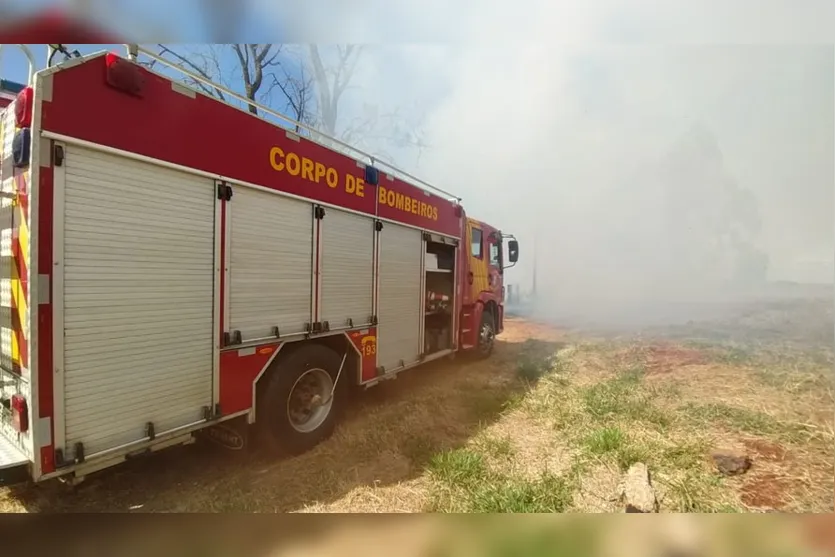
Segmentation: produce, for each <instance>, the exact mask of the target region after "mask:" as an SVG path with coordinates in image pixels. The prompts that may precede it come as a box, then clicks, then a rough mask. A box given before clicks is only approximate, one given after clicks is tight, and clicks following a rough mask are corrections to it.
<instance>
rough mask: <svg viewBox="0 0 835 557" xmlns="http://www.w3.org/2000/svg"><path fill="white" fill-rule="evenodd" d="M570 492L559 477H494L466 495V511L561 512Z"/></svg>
mask: <svg viewBox="0 0 835 557" xmlns="http://www.w3.org/2000/svg"><path fill="white" fill-rule="evenodd" d="M573 493H574V489H573V486H571V485H570V482H569V481H568V480H566V478H564V477H562V476H555V475H553V474H549V473H543V474H542V475H541V476H540V477H538V478H536V479H535V480H523V479H516V478H506V477H505V478H497V479H496V480H494V481H493V482H487V483H486V484H485V485H482V486H481V487H480V488H479V489H476V490H474V491H473V492H472V493H470V494H469V497H468V499H469V501H468V505H467V506H468V508H467V511H468V512H476V513H561V512H564V511H565V510H566V509H568V507H569V506H570V505H571V501H572V498H573Z"/></svg>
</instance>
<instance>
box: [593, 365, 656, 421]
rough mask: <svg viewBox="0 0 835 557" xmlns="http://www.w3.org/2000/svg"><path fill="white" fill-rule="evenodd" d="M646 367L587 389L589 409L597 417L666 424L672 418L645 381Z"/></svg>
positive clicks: (601, 419)
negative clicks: (656, 404)
mask: <svg viewBox="0 0 835 557" xmlns="http://www.w3.org/2000/svg"><path fill="white" fill-rule="evenodd" d="M642 377H643V369H642V368H633V369H630V370H628V371H626V372H625V373H623V374H621V375H619V376H618V377H616V378H614V379H610V380H609V381H604V382H602V383H598V384H596V385H592V386H591V387H588V388H586V389H584V390H583V392H582V397H583V402H584V403H585V408H586V412H587V413H588V414H589V415H590V416H591V417H593V418H594V419H596V420H600V421H606V420H612V419H626V420H636V421H643V422H647V423H650V424H654V425H656V426H661V427H666V426H667V425H669V423H670V419H669V417H668V416H667V415H666V414H664V413H663V412H662V411H661V410H659V409H658V408H657V407H656V406H655V405H654V404H653V403H652V399H653V398H654V397H653V396H652V394H651V393H650V392H648V391H647V390H646V389H645V388H644V387H643V386H642V384H641V378H642Z"/></svg>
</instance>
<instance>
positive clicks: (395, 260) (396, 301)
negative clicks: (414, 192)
mask: <svg viewBox="0 0 835 557" xmlns="http://www.w3.org/2000/svg"><path fill="white" fill-rule="evenodd" d="M422 250H423V238H422V236H421V232H420V231H419V230H415V229H412V228H407V227H405V226H400V225H397V224H393V223H388V222H387V223H384V224H383V229H382V230H381V231H380V267H379V279H378V280H379V282H378V293H377V318H378V322H379V325H378V329H377V365H378V366H383V367H384V368H385V370H386V371H387V372H388V371H391V370H393V369H395V368H398V367H400V366H401V361H402V363H403V364H404V365H409V364H411V363H414V362H415V361H417V359H418V357H419V355H420V352H421V350H420V323H421V320H422V316H421V315H420V311H421V309H420V308H421V301H422V300H421V291H420V285H421V272H422V269H421V255H422Z"/></svg>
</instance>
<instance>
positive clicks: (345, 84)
mask: <svg viewBox="0 0 835 557" xmlns="http://www.w3.org/2000/svg"><path fill="white" fill-rule="evenodd" d="M363 52H364V49H363V47H362V46H358V45H337V46H336V60H335V62H334V63H333V64H331V65H328V64H326V63H324V62H323V60H322V56H321V53H320V51H319V48H318V46H316V45H309V54H310V64H311V66H312V67H313V74H314V78H315V84H316V93H317V100H318V106H317V108H318V117H319V118H318V123H319V128H320V130H321V131H323V132H324V133H326V134H328V135H330V136H332V137H339V139H341V140H342V141H344V142H345V143H348V144H350V145H355V146H358V147H365V148H366V149H372V150H374V151H376V152H377V155H378V158H379V159H380V160H386V161H388V162H390V163H394V162H395V161H394V157H393V156H392V155H391V154H390V153H389V152H388V150H387V149H386V147H395V148H400V149H403V148H411V149H415V150H416V152H417V158H416V162H418V163H419V162H420V157H421V155H422V154H423V151H424V150H425V149H427V148H428V144H427V143H426V141H425V138H424V136H423V117H422V114H423V112H422V111H420V110H415V111H411V112H412V114H411V115H407V114H405V111H404V110H403V109H402V108H396V109H395V110H393V111H390V112H385V113H381V112H380V110H379V107H377V106H373V105H369V104H366V105H364V106H363V109H362V113H361V114H358V115H355V116H354V117H353V118H351V119H350V120H349V121H347V122H344V123H343V124H342V125H341V126H340V125H339V124H340V122H339V107H340V101H341V100H342V99H343V94H344V93H345V91H346V90H347V89H348V88H350V87H351V81H352V80H353V78H354V74H355V71H356V68H357V64H358V62H359V61H360V58H361V57H362V55H363ZM415 108H417V107H415ZM416 115H417V117H415V116H416ZM384 146H385V147H384Z"/></svg>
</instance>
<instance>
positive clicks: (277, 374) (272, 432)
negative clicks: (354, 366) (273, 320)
mask: <svg viewBox="0 0 835 557" xmlns="http://www.w3.org/2000/svg"><path fill="white" fill-rule="evenodd" d="M341 363H342V357H341V356H340V355H339V354H337V353H336V352H334V351H333V350H331V349H330V348H328V347H326V346H322V345H316V344H306V345H304V346H301V347H299V348H298V349H297V350H294V351H293V353H292V354H290V355H289V356H288V357H287V359H286V360H283V361H281V362H279V364H278V366H277V367H276V368H275V369H273V370H272V371H271V374H270V377H269V378H268V383H267V385H265V388H264V390H263V392H262V396H260V397H259V400H258V407H257V410H256V412H257V420H256V426H257V428H258V430H259V433H260V437H261V440H262V441H263V444H264V445H266V448H267V449H268V450H270V451H271V452H274V453H277V454H286V455H297V454H301V453H303V452H306V451H308V450H310V449H312V448H313V447H315V446H316V445H318V444H319V443H321V442H322V441H324V440H325V439H327V438H328V437H330V436H331V434H332V433H333V431H334V429H335V427H336V423H337V421H338V420H339V417H340V414H341V412H342V409H343V407H344V405H345V399H346V398H347V388H346V385H347V384H348V381H349V377H348V376H347V374H346V373H345V371H344V370H343V372H342V374H341V376H340V377H339V380H338V381H337V374H338V372H339V366H340V364H341ZM334 385H336V387H335V388H334ZM331 393H333V396H331Z"/></svg>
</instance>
